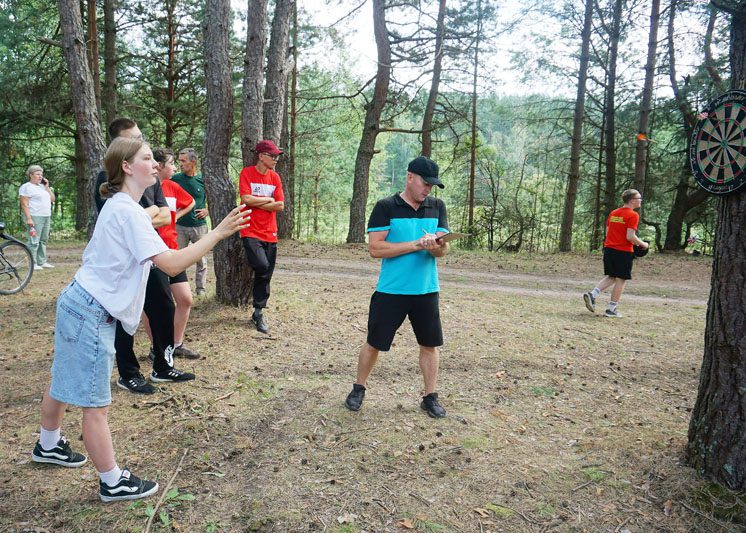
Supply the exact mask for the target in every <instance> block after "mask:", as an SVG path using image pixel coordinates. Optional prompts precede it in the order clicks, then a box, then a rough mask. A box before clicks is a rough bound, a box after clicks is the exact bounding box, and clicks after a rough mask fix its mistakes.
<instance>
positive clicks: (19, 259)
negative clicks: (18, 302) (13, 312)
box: [0, 241, 34, 294]
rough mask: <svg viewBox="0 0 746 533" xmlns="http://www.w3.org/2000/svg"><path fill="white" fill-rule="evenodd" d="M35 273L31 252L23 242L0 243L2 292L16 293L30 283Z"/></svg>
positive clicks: (0, 281)
mask: <svg viewBox="0 0 746 533" xmlns="http://www.w3.org/2000/svg"><path fill="white" fill-rule="evenodd" d="M33 273H34V260H33V259H32V258H31V252H30V251H29V249H28V248H26V247H25V246H24V245H23V244H19V243H17V242H13V241H7V242H4V243H2V244H0V294H15V293H17V292H19V291H21V290H23V288H24V287H25V286H26V285H28V282H29V281H31V275H32V274H33Z"/></svg>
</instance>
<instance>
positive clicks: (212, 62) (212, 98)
mask: <svg viewBox="0 0 746 533" xmlns="http://www.w3.org/2000/svg"><path fill="white" fill-rule="evenodd" d="M230 20H231V18H230V0H207V2H206V5H205V26H204V43H205V44H204V46H205V80H206V82H207V125H206V127H205V144H204V152H203V153H204V154H205V157H204V162H203V164H202V173H203V176H204V179H205V190H206V192H207V197H208V199H209V206H210V219H211V221H212V224H213V226H215V225H217V224H218V223H219V222H220V221H221V220H222V219H223V218H225V216H226V215H227V214H228V213H229V212H230V210H231V209H233V207H235V205H236V194H237V193H236V189H235V187H234V186H233V181H232V180H231V177H230V175H229V173H228V158H229V154H230V140H231V131H232V128H231V125H232V124H233V86H232V83H231V66H230V58H229V46H230V43H229V36H230V30H231V28H230ZM213 266H214V268H215V292H216V296H217V300H218V301H219V302H222V303H226V304H231V305H246V304H248V303H249V301H250V299H251V285H252V283H251V282H252V278H251V274H250V269H249V266H248V263H247V262H246V258H245V255H244V251H243V247H242V245H241V240H240V238H239V236H238V234H235V235H232V236H231V237H228V238H227V239H225V240H223V241H221V242H220V243H219V244H218V245H217V246H216V247H215V249H214V252H213Z"/></svg>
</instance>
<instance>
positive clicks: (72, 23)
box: [57, 0, 105, 235]
mask: <svg viewBox="0 0 746 533" xmlns="http://www.w3.org/2000/svg"><path fill="white" fill-rule="evenodd" d="M57 8H58V10H59V12H60V29H61V31H62V54H63V56H64V57H65V63H66V64H67V70H68V72H69V73H70V92H71V95H72V103H73V112H74V113H75V124H76V125H77V129H78V135H80V141H81V143H82V145H83V152H84V153H85V161H86V166H87V176H86V184H85V190H86V198H88V208H89V210H88V212H89V213H90V216H89V217H88V235H91V234H92V233H93V226H94V225H95V223H96V219H95V213H96V209H95V206H94V201H93V186H94V184H95V183H96V175H97V174H98V171H99V170H100V169H101V167H102V166H103V160H104V152H105V146H104V139H103V136H102V135H101V122H100V120H99V115H98V109H97V107H96V96H95V93H94V89H93V78H92V77H91V72H90V70H88V61H87V58H86V47H85V40H84V39H83V22H82V17H81V13H80V2H78V1H77V0H57Z"/></svg>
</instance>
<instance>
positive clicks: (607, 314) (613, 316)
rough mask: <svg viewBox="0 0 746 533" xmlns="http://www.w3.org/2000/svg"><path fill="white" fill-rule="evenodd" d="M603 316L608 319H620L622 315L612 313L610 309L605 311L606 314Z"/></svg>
mask: <svg viewBox="0 0 746 533" xmlns="http://www.w3.org/2000/svg"><path fill="white" fill-rule="evenodd" d="M604 316H605V317H608V318H622V313H620V312H619V311H612V310H611V309H607V310H606V312H604Z"/></svg>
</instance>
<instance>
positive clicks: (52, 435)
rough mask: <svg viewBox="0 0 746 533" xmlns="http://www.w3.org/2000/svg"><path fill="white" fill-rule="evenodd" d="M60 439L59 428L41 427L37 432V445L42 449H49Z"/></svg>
mask: <svg viewBox="0 0 746 533" xmlns="http://www.w3.org/2000/svg"><path fill="white" fill-rule="evenodd" d="M59 441H60V428H57V429H53V430H51V431H50V430H48V429H44V428H41V431H40V432H39V445H40V446H41V447H42V449H44V450H51V449H52V448H54V447H55V446H57V443H58V442H59Z"/></svg>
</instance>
